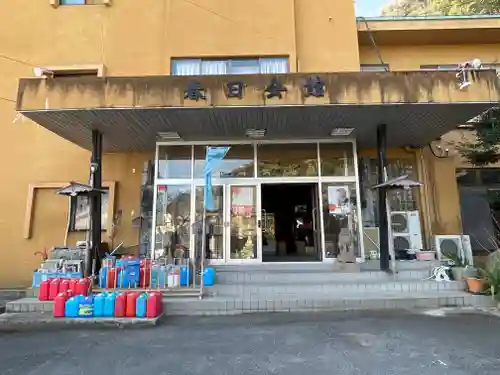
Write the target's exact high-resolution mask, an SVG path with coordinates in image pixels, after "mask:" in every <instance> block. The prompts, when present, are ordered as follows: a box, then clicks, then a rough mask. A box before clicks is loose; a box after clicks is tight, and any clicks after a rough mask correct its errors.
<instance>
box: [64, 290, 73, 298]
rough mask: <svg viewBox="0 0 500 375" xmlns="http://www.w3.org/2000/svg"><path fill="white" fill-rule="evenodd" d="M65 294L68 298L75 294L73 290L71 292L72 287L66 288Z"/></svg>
mask: <svg viewBox="0 0 500 375" xmlns="http://www.w3.org/2000/svg"><path fill="white" fill-rule="evenodd" d="M66 295H67V296H68V299H69V298H71V297H73V296H74V295H75V292H73V289H68V290H67V291H66Z"/></svg>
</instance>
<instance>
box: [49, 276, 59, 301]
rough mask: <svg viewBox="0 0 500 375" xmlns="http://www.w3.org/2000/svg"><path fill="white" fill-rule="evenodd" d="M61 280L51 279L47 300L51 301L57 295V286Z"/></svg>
mask: <svg viewBox="0 0 500 375" xmlns="http://www.w3.org/2000/svg"><path fill="white" fill-rule="evenodd" d="M60 283H61V279H52V281H51V282H50V288H49V300H50V301H52V300H53V299H54V298H56V296H57V295H58V294H59V284H60Z"/></svg>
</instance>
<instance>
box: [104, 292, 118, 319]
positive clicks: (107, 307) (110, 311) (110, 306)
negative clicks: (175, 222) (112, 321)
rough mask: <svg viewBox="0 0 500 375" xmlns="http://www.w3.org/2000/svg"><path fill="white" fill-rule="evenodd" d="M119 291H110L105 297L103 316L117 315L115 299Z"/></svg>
mask: <svg viewBox="0 0 500 375" xmlns="http://www.w3.org/2000/svg"><path fill="white" fill-rule="evenodd" d="M117 294H118V293H116V292H113V293H109V294H108V295H107V296H106V298H105V299H104V313H103V316H107V317H113V316H115V300H116V295H117Z"/></svg>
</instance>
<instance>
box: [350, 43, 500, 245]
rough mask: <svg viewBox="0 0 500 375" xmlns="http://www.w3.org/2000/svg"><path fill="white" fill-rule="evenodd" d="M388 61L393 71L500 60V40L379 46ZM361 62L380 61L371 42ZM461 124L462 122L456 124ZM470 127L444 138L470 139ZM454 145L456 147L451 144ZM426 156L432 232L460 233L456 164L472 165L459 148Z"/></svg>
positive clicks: (424, 162) (377, 62)
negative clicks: (446, 155)
mask: <svg viewBox="0 0 500 375" xmlns="http://www.w3.org/2000/svg"><path fill="white" fill-rule="evenodd" d="M378 48H379V50H380V55H381V57H382V60H383V61H384V63H385V64H389V66H390V70H391V71H407V70H419V69H420V66H421V65H435V64H436V65H438V64H442V65H445V64H459V63H461V62H464V61H468V60H472V59H475V58H479V59H481V61H482V62H483V63H500V44H476V45H467V44H465V45H427V46H426V45H423V46H422V45H418V46H405V45H395V46H385V45H382V46H378ZM360 63H361V64H380V59H379V57H378V55H377V53H376V51H375V49H374V48H373V47H371V46H360ZM457 125H459V124H457ZM470 137H471V132H469V131H465V132H464V131H462V130H457V131H452V132H450V133H448V134H446V135H444V136H443V141H444V142H445V144H446V142H450V145H451V144H453V142H460V141H464V140H465V139H470ZM450 149H453V147H450ZM423 155H424V159H423V160H420V163H421V164H423V165H424V166H423V167H421V168H422V169H421V173H426V180H427V187H425V188H424V189H425V192H426V193H427V194H428V206H429V207H428V211H429V216H428V218H427V220H429V221H430V224H428V227H429V229H428V230H430V233H431V234H433V235H436V234H457V233H461V231H462V226H461V218H460V216H461V213H460V199H459V192H458V186H457V183H456V177H455V175H456V168H458V167H467V166H469V167H470V165H469V164H468V163H467V162H466V161H465V160H463V158H461V157H460V155H458V154H457V153H456V152H455V153H454V154H453V155H450V156H451V157H450V158H446V159H438V158H436V157H435V156H433V155H432V153H431V152H430V150H429V149H426V150H424V152H423Z"/></svg>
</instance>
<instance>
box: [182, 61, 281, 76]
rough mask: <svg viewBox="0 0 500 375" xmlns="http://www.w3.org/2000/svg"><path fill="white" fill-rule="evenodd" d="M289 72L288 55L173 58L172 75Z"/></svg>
mask: <svg viewBox="0 0 500 375" xmlns="http://www.w3.org/2000/svg"><path fill="white" fill-rule="evenodd" d="M288 72H289V64H288V58H286V57H263V58H234V59H224V60H215V59H174V60H172V75H174V76H197V75H225V74H279V73H288Z"/></svg>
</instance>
